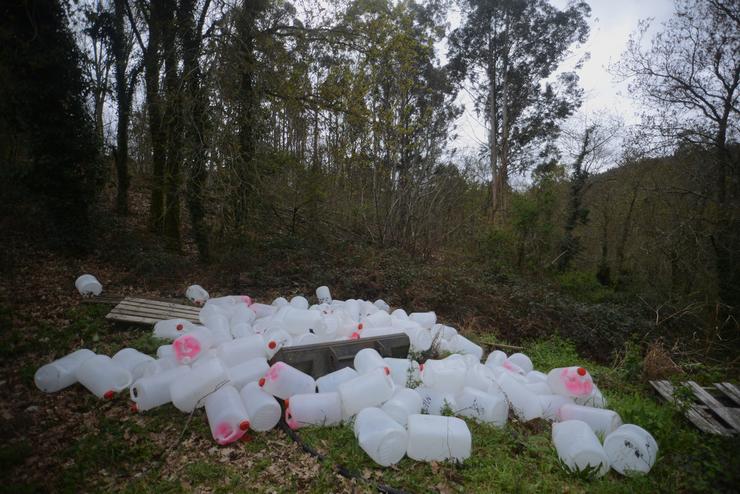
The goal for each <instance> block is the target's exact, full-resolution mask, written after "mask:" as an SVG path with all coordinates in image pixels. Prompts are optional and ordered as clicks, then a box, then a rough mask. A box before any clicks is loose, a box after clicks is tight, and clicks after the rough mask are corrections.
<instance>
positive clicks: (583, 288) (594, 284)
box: [557, 271, 614, 303]
mask: <svg viewBox="0 0 740 494" xmlns="http://www.w3.org/2000/svg"><path fill="white" fill-rule="evenodd" d="M557 281H558V284H559V286H560V289H561V290H563V291H565V292H567V293H568V294H570V295H572V296H573V297H575V298H577V299H578V300H581V301H584V302H592V303H600V302H608V301H611V300H612V299H613V297H614V290H612V289H610V288H607V287H605V286H603V285H602V284H601V283H599V281H598V280H597V279H596V277H595V276H594V275H593V274H591V273H586V272H583V271H567V272H565V273H562V274H560V275H558V276H557Z"/></svg>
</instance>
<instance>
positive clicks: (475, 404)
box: [455, 386, 509, 427]
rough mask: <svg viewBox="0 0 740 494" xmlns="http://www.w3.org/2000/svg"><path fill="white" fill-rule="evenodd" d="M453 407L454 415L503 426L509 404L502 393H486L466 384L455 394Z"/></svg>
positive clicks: (507, 414)
mask: <svg viewBox="0 0 740 494" xmlns="http://www.w3.org/2000/svg"><path fill="white" fill-rule="evenodd" d="M455 407H456V408H455V415H462V416H463V417H470V418H472V419H474V420H476V421H478V422H482V423H486V424H492V425H494V426H496V427H503V426H505V425H506V419H507V418H508V416H509V404H508V403H507V401H506V397H505V396H504V395H503V394H500V393H487V392H485V391H481V390H480V389H477V388H471V387H468V386H466V387H464V388H463V389H462V391H460V392H459V393H458V394H457V396H455Z"/></svg>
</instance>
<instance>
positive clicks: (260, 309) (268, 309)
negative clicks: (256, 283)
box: [249, 303, 278, 319]
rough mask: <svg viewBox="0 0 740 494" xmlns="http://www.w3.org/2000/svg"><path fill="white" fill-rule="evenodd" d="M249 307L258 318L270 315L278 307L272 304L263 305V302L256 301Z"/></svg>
mask: <svg viewBox="0 0 740 494" xmlns="http://www.w3.org/2000/svg"><path fill="white" fill-rule="evenodd" d="M249 308H250V309H252V310H253V311H254V313H255V314H256V315H257V319H260V318H262V317H268V316H272V315H274V314H275V313H276V312H277V309H278V308H277V307H275V306H274V305H265V304H258V303H254V304H251V305H250V306H249Z"/></svg>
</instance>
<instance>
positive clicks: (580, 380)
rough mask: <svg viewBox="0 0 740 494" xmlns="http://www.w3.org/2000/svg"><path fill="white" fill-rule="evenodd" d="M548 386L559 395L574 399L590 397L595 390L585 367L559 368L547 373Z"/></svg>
mask: <svg viewBox="0 0 740 494" xmlns="http://www.w3.org/2000/svg"><path fill="white" fill-rule="evenodd" d="M547 385H548V386H550V389H552V392H553V393H555V394H557V395H563V396H571V397H573V398H578V397H585V396H590V395H591V392H592V391H593V389H594V382H593V379H591V375H590V374H589V373H588V371H587V370H586V369H584V368H583V367H558V368H557V369H553V370H551V371H550V372H548V373H547Z"/></svg>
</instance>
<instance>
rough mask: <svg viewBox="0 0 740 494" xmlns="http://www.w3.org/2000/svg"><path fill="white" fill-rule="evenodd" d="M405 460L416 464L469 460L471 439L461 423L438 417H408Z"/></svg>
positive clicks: (456, 419)
mask: <svg viewBox="0 0 740 494" xmlns="http://www.w3.org/2000/svg"><path fill="white" fill-rule="evenodd" d="M407 429H408V449H407V450H406V454H407V455H408V457H409V458H412V459H414V460H419V461H443V460H454V461H463V460H465V459H466V458H469V457H470V451H471V448H472V437H471V434H470V429H468V425H467V424H466V423H465V421H463V420H461V419H459V418H457V417H441V416H439V415H410V416H409V418H408V427H407Z"/></svg>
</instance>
